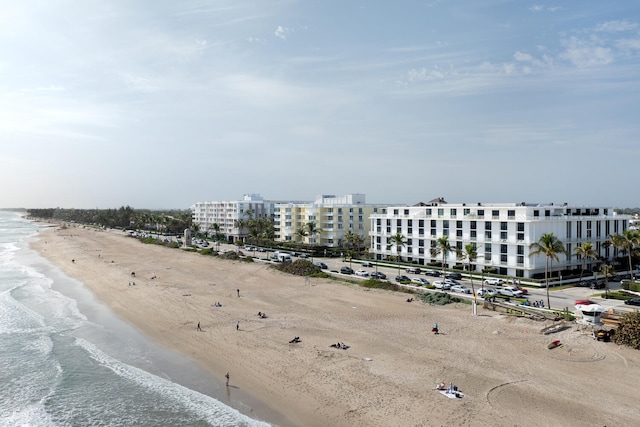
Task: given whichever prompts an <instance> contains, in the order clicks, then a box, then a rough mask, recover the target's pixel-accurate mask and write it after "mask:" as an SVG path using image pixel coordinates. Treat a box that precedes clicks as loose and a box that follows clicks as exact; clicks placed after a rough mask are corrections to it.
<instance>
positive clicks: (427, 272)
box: [424, 270, 442, 277]
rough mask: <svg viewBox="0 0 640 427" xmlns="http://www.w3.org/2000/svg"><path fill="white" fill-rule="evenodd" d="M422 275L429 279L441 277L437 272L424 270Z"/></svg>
mask: <svg viewBox="0 0 640 427" xmlns="http://www.w3.org/2000/svg"><path fill="white" fill-rule="evenodd" d="M424 275H425V276H431V277H440V276H442V273H440V272H439V271H438V270H425V271H424Z"/></svg>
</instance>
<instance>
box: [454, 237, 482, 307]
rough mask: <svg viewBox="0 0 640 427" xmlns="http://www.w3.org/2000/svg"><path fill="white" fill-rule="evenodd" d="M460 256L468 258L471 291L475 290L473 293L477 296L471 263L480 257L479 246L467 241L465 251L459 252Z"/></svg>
mask: <svg viewBox="0 0 640 427" xmlns="http://www.w3.org/2000/svg"><path fill="white" fill-rule="evenodd" d="M458 256H459V257H460V258H462V259H463V260H465V259H466V260H467V266H468V267H469V279H470V280H471V292H473V295H474V297H475V295H476V290H475V288H474V286H473V275H471V264H472V263H473V262H474V261H475V260H476V259H478V248H476V245H475V244H474V243H467V244H466V245H464V251H460V252H459V253H458Z"/></svg>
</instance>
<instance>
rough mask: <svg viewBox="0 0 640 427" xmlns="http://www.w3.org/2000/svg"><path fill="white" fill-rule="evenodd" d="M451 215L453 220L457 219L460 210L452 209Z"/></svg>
mask: <svg viewBox="0 0 640 427" xmlns="http://www.w3.org/2000/svg"><path fill="white" fill-rule="evenodd" d="M450 214H451V217H452V218H455V217H456V215H457V214H458V210H457V209H451V210H450Z"/></svg>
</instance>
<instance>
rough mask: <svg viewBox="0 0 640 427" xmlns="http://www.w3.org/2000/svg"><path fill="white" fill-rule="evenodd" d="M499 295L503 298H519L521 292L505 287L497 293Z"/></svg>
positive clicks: (511, 287)
mask: <svg viewBox="0 0 640 427" xmlns="http://www.w3.org/2000/svg"><path fill="white" fill-rule="evenodd" d="M498 293H499V294H500V295H504V296H505V297H521V296H522V291H521V290H519V289H518V288H514V287H513V286H507V287H505V288H502V289H500V290H499V291H498Z"/></svg>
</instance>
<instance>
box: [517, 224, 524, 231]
mask: <svg viewBox="0 0 640 427" xmlns="http://www.w3.org/2000/svg"><path fill="white" fill-rule="evenodd" d="M518 231H524V222H519V223H518Z"/></svg>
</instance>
